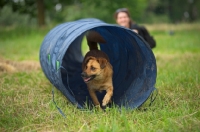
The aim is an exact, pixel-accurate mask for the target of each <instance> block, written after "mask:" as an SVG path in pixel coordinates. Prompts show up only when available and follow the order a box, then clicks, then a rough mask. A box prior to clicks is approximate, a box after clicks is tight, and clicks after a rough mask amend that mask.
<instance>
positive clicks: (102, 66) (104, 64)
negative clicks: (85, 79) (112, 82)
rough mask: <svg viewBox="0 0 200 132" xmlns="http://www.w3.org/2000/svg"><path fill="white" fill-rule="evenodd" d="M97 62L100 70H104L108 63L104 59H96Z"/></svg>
mask: <svg viewBox="0 0 200 132" xmlns="http://www.w3.org/2000/svg"><path fill="white" fill-rule="evenodd" d="M97 61H98V62H99V64H100V67H101V69H104V68H105V67H106V65H107V63H108V61H107V60H106V59H104V58H98V59H97Z"/></svg>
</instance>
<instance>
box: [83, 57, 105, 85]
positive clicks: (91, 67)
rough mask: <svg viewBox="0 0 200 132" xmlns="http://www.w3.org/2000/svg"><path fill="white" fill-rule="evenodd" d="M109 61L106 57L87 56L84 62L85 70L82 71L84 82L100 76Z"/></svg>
mask: <svg viewBox="0 0 200 132" xmlns="http://www.w3.org/2000/svg"><path fill="white" fill-rule="evenodd" d="M107 63H108V61H107V60H106V59H104V58H95V57H92V56H89V57H87V58H86V59H85V60H84V62H83V64H82V70H83V72H82V73H81V76H82V78H83V80H84V82H86V83H87V82H89V81H91V80H93V79H96V78H98V76H99V75H101V74H102V72H103V70H104V68H105V67H106V65H107Z"/></svg>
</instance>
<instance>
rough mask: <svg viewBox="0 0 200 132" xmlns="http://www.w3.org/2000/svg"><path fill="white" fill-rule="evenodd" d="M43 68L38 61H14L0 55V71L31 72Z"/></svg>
mask: <svg viewBox="0 0 200 132" xmlns="http://www.w3.org/2000/svg"><path fill="white" fill-rule="evenodd" d="M39 69H41V67H40V63H39V62H37V61H30V60H25V61H12V60H6V59H3V58H2V57H0V73H5V72H6V73H14V72H21V71H25V72H29V71H35V70H39Z"/></svg>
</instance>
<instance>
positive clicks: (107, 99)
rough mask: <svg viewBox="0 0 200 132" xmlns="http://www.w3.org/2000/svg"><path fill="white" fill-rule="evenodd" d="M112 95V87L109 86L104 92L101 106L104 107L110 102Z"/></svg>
mask: <svg viewBox="0 0 200 132" xmlns="http://www.w3.org/2000/svg"><path fill="white" fill-rule="evenodd" d="M112 95H113V87H112V86H111V87H110V88H108V89H107V90H106V95H105V96H104V98H103V102H102V106H106V105H107V104H108V103H109V102H110V99H111V97H112Z"/></svg>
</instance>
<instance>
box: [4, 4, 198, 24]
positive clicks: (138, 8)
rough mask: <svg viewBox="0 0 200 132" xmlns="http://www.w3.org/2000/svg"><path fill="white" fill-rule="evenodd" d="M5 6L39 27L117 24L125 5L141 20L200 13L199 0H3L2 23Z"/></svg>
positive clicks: (168, 19) (188, 18) (178, 18)
mask: <svg viewBox="0 0 200 132" xmlns="http://www.w3.org/2000/svg"><path fill="white" fill-rule="evenodd" d="M4 7H8V8H12V11H13V12H14V13H19V15H20V14H28V15H29V17H30V19H37V23H38V25H39V26H44V25H45V24H48V23H52V22H53V23H63V22H66V21H73V20H77V19H82V18H92V17H93V18H98V19H101V20H103V21H105V22H108V23H114V18H113V14H114V12H115V10H116V9H118V8H123V7H126V8H128V9H129V10H130V12H131V15H132V16H131V17H132V18H133V20H134V21H136V22H140V23H141V22H142V23H147V22H182V21H187V22H193V21H197V20H198V15H199V14H200V10H198V9H199V8H200V0H108V1H106V0H0V24H1V20H2V19H3V18H4V17H3V16H4V15H6V13H5V12H4V13H5V14H3V13H1V11H2V9H3V8H4ZM9 15H10V16H12V15H13V14H9ZM6 20H9V18H8V17H7V18H6ZM2 21H3V20H2ZM12 22H13V23H14V22H15V21H11V22H9V23H12ZM4 24H6V23H5V22H4Z"/></svg>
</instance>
